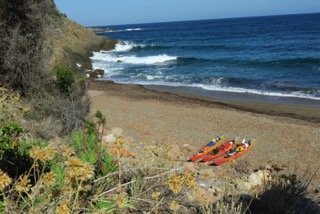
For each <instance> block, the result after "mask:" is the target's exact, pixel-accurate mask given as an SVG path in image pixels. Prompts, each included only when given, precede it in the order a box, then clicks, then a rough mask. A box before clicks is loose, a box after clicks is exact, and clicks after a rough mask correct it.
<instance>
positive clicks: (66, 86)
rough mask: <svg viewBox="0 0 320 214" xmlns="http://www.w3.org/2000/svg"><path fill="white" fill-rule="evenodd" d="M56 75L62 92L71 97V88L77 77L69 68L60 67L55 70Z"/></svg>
mask: <svg viewBox="0 0 320 214" xmlns="http://www.w3.org/2000/svg"><path fill="white" fill-rule="evenodd" d="M54 73H55V75H56V79H57V86H58V88H59V89H60V92H61V93H63V94H67V95H69V93H70V91H71V87H72V85H73V83H74V82H75V77H74V74H73V72H72V70H71V69H70V68H68V67H67V66H58V67H55V68H54Z"/></svg>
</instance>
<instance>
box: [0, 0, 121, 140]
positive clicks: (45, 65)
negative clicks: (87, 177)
mask: <svg viewBox="0 0 320 214" xmlns="http://www.w3.org/2000/svg"><path fill="white" fill-rule="evenodd" d="M1 5H3V7H2V8H1V9H0V23H1V28H0V35H1V41H2V42H1V49H0V71H1V72H0V77H1V81H0V86H1V87H5V88H8V89H12V90H15V91H18V92H19V93H21V95H23V98H25V99H26V101H25V102H26V103H28V104H29V105H30V109H31V110H30V113H29V114H28V117H29V119H30V120H31V121H33V123H34V121H36V123H35V124H36V125H30V126H31V127H35V128H33V129H32V131H33V132H34V133H37V134H39V135H40V136H42V137H45V138H51V137H54V136H55V135H56V134H59V135H63V134H65V133H69V132H71V131H73V130H75V129H77V128H79V127H81V126H83V125H84V123H85V118H86V116H87V114H88V112H89V106H90V102H89V99H88V97H87V96H86V90H85V74H84V72H83V71H84V70H85V69H90V68H91V63H90V59H89V56H90V54H91V53H92V51H94V50H100V49H110V48H112V47H113V46H114V44H115V41H111V40H108V39H105V38H102V37H98V36H96V35H95V34H94V33H92V32H90V31H89V30H87V29H86V28H84V27H82V26H80V25H78V24H76V23H74V22H72V21H70V20H69V19H68V18H67V17H66V16H65V15H64V14H61V13H60V12H59V11H58V10H57V8H56V6H55V3H54V1H53V0H41V1H26V0H24V1H21V2H20V1H19V2H12V1H3V0H2V1H1ZM77 65H79V66H77ZM80 65H81V66H80ZM75 98H77V100H76V101H74V99H75ZM41 123H45V125H44V124H41ZM37 127H39V128H40V129H43V130H39V128H37Z"/></svg>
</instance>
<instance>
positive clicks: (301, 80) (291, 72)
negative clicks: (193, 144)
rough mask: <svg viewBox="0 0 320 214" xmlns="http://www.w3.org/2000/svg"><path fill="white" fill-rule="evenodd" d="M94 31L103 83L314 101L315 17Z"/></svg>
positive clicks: (319, 28)
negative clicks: (106, 45)
mask: <svg viewBox="0 0 320 214" xmlns="http://www.w3.org/2000/svg"><path fill="white" fill-rule="evenodd" d="M98 28H99V32H97V34H98V35H101V36H106V37H108V38H113V39H117V40H119V43H118V44H117V45H116V47H115V49H113V50H109V51H105V50H101V51H100V52H94V53H93V56H92V57H91V60H92V63H93V67H94V68H95V69H97V68H101V69H104V70H105V75H104V76H103V79H105V80H112V81H114V82H117V83H127V84H141V85H156V86H170V87H180V88H181V87H183V88H187V89H189V90H193V89H195V90H203V91H206V92H207V93H210V92H232V93H237V94H243V95H249V94H253V95H261V96H272V97H289V98H290V97H292V98H300V99H309V100H320V13H317V14H301V15H282V16H264V17H250V18H229V19H216V20H200V21H183V22H167V23H152V24H134V25H119V26H100V27H98Z"/></svg>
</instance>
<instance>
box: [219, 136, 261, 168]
mask: <svg viewBox="0 0 320 214" xmlns="http://www.w3.org/2000/svg"><path fill="white" fill-rule="evenodd" d="M254 143H255V140H248V141H247V142H246V141H245V140H244V141H243V142H242V143H241V144H239V145H237V147H236V148H235V149H233V150H231V151H230V152H229V153H228V154H226V155H225V156H224V157H221V158H218V159H216V160H215V161H214V162H213V165H215V166H220V165H222V164H225V163H228V162H230V161H232V160H235V159H237V158H238V157H240V156H242V155H243V154H244V153H246V152H247V151H248V150H249V148H250V147H251V146H252V145H253V144H254Z"/></svg>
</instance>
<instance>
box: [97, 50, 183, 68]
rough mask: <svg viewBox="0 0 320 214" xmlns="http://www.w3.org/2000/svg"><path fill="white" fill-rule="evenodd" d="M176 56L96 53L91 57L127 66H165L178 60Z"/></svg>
mask: <svg viewBox="0 0 320 214" xmlns="http://www.w3.org/2000/svg"><path fill="white" fill-rule="evenodd" d="M177 58H178V57H176V56H169V55H166V54H162V55H157V56H145V57H137V56H121V55H120V56H119V55H114V54H106V53H104V52H94V53H93V56H92V57H91V59H92V60H95V61H103V62H110V63H125V64H136V65H154V64H163V63H166V62H170V61H175V60H177Z"/></svg>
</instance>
